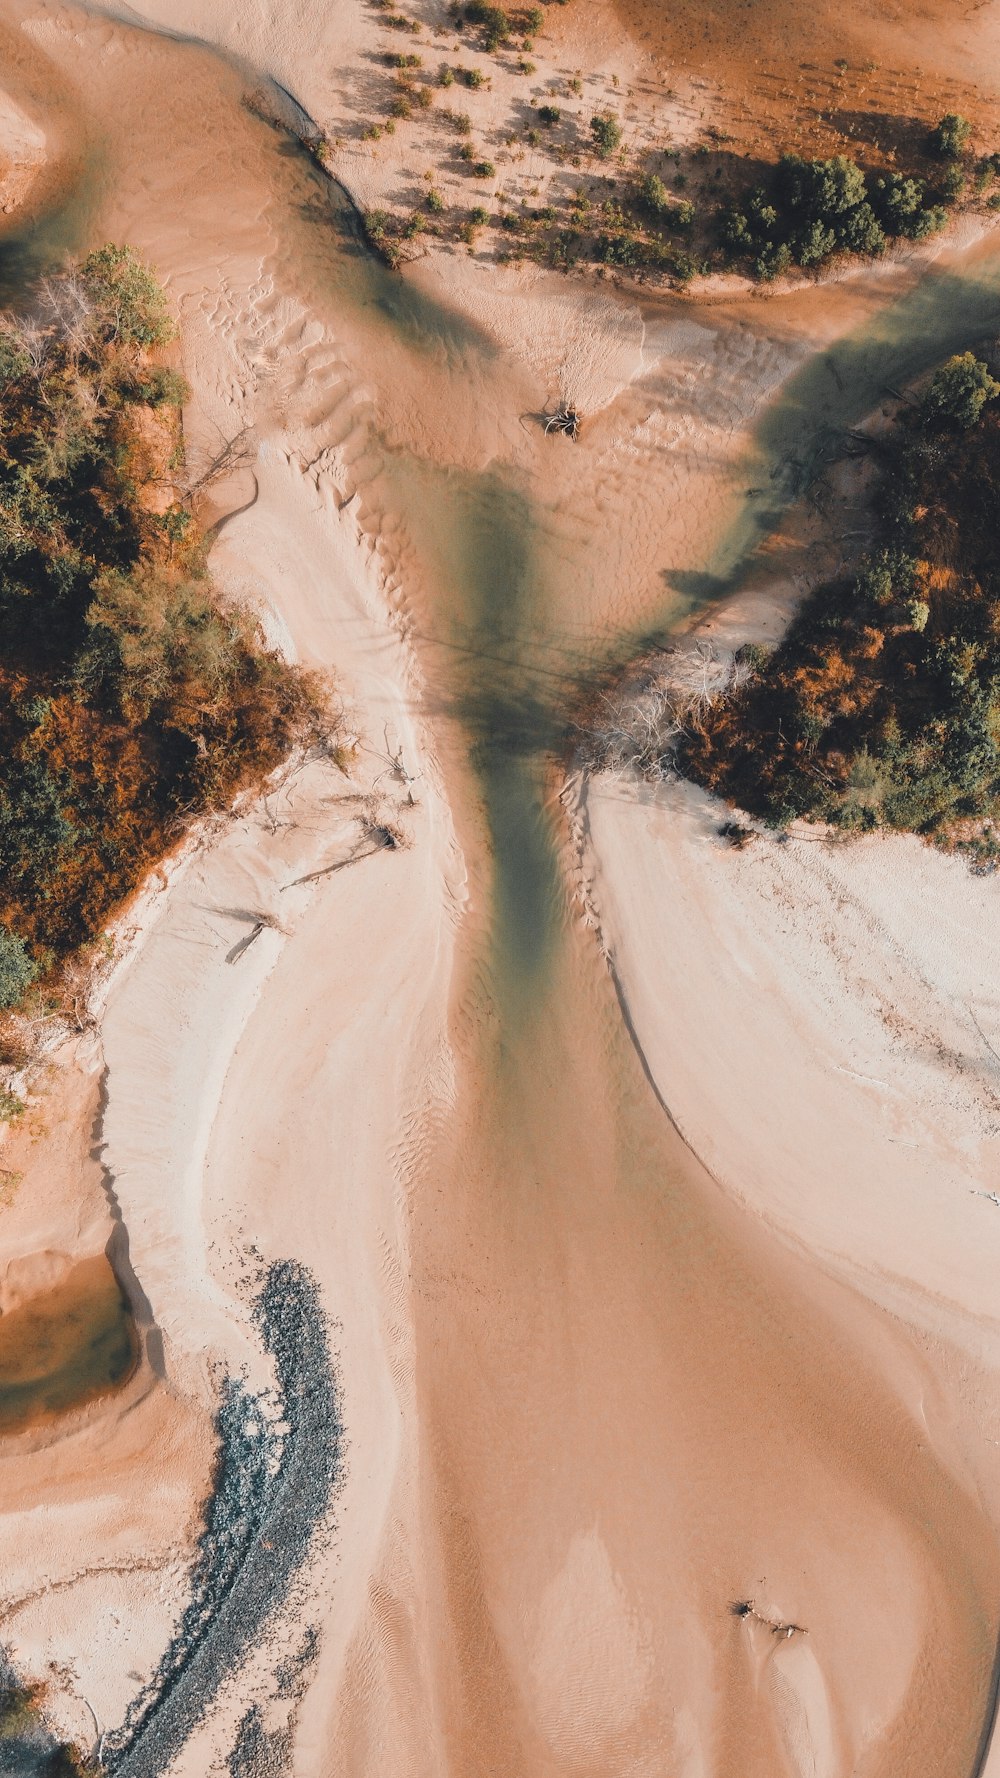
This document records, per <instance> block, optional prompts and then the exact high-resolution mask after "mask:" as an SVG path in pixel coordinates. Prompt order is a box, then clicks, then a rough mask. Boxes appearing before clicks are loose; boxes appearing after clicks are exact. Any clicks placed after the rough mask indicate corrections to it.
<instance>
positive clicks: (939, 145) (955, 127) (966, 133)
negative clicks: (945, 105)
mask: <svg viewBox="0 0 1000 1778" xmlns="http://www.w3.org/2000/svg"><path fill="white" fill-rule="evenodd" d="M971 134H972V125H971V123H970V122H969V120H968V118H965V117H960V116H959V114H958V112H957V111H949V112H947V113H946V114H945V116H944V117H942V118H941V119H940V121H939V122H938V123H936V124H935V125H934V128H933V129H932V131H931V133H930V135H929V137H928V139H927V145H928V147H929V148H930V151H931V153H932V154H936V155H937V156H938V157H939V159H941V160H954V158H955V156H956V155H959V154H961V152H962V150H963V148H964V147H965V145H966V143H967V142H968V140H969V137H970V136H971Z"/></svg>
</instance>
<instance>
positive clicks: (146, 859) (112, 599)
mask: <svg viewBox="0 0 1000 1778" xmlns="http://www.w3.org/2000/svg"><path fill="white" fill-rule="evenodd" d="M172 333H173V328H172V324H171V321H170V319H169V316H168V312H167V308H166V303H165V299H164V296H163V293H162V291H161V290H160V289H159V287H158V286H157V284H156V282H155V280H154V279H153V277H152V275H151V274H150V273H149V271H148V270H147V269H146V267H145V266H144V265H143V264H142V263H141V261H140V260H139V259H137V258H136V256H135V255H134V254H133V253H132V252H131V251H130V250H129V249H128V248H125V247H117V246H107V247H103V248H101V249H99V250H98V251H97V252H95V253H92V254H91V255H90V257H89V258H87V259H85V260H84V261H83V262H82V264H80V265H79V266H77V267H75V268H74V269H72V270H69V271H66V272H64V273H62V274H60V275H58V276H54V277H49V278H47V279H45V280H43V282H42V283H41V285H40V286H39V287H38V289H37V290H36V291H35V292H34V294H33V298H32V306H31V309H30V311H29V312H24V313H17V314H13V313H8V314H4V315H2V316H0V1007H9V1006H11V1005H13V1004H15V1003H16V1002H17V1001H18V1000H19V999H20V998H21V997H22V996H23V994H24V992H25V990H26V989H27V988H28V987H29V984H30V983H31V982H32V980H33V979H34V978H35V977H36V976H39V975H45V974H48V973H50V972H51V971H52V970H53V969H54V967H55V966H56V965H57V964H58V963H59V962H60V961H61V960H62V959H64V958H65V957H67V956H68V955H69V954H70V953H71V952H73V951H74V950H76V949H77V948H78V947H79V946H81V945H85V944H86V943H87V942H88V941H89V940H91V939H93V938H94V937H95V936H96V935H97V934H98V933H99V932H100V930H101V927H102V925H103V924H104V922H105V921H106V920H107V918H108V916H109V915H110V914H111V913H112V911H113V910H114V908H115V907H116V905H117V904H118V903H120V902H121V900H122V899H123V898H124V897H125V896H127V895H128V894H129V893H130V892H131V891H132V890H133V889H134V888H135V887H136V885H137V884H138V882H139V880H140V879H141V877H142V876H143V874H144V872H145V871H146V870H147V869H148V868H149V866H150V865H151V864H153V863H154V862H155V860H156V859H157V858H158V857H160V856H161V855H162V854H163V852H164V851H165V850H167V849H168V848H169V846H170V845H171V844H172V843H173V842H174V840H175V839H176V838H177V836H178V834H179V833H180V832H181V830H182V828H183V825H184V823H185V822H186V821H188V820H189V819H190V818H191V817H192V816H194V815H197V814H199V813H201V812H203V811H206V810H208V809H213V808H221V807H224V806H225V805H227V804H228V803H229V802H231V800H232V798H233V796H234V795H235V794H236V793H237V792H238V791H239V790H241V789H243V788H244V787H246V786H249V785H252V784H255V783H257V782H259V781H260V780H261V779H262V777H263V776H264V775H265V774H266V773H267V772H268V771H269V770H270V769H271V768H272V767H273V766H275V765H276V764H277V763H278V761H279V760H280V759H281V758H282V757H283V756H284V755H285V754H286V753H287V752H288V750H289V749H290V748H291V747H292V746H293V744H294V743H296V742H297V741H299V740H302V739H305V738H306V737H307V736H311V735H313V734H314V733H315V732H316V730H317V724H318V722H319V721H320V719H321V713H320V708H319V702H318V693H317V689H316V687H315V686H314V685H313V684H312V683H311V682H310V681H309V680H308V679H307V678H305V677H304V676H303V675H302V674H301V673H299V672H298V671H296V670H294V669H292V668H291V667H289V666H288V665H287V663H286V662H285V661H284V660H283V659H282V658H281V657H280V656H279V655H277V654H275V653H274V652H272V651H271V650H269V649H268V648H266V647H265V646H264V643H263V639H262V636H261V634H260V631H259V626H258V624H257V622H256V620H255V619H254V618H253V617H252V616H251V615H250V614H249V613H248V612H247V611H245V610H242V609H239V608H236V607H234V606H225V607H223V606H222V605H220V604H219V602H218V601H217V599H216V598H215V596H214V592H213V588H212V584H211V581H210V579H209V575H208V571H207V566H206V559H207V553H208V546H207V540H206V538H205V537H204V535H203V534H202V532H201V530H200V529H199V527H198V524H197V523H196V521H195V519H194V516H193V513H192V509H191V505H190V501H189V499H188V497H187V496H186V495H185V494H184V492H183V491H182V485H181V477H182V474H183V440H182V431H181V415H180V406H181V402H182V400H183V397H184V394H185V385H184V382H183V379H182V378H181V377H180V376H179V374H178V373H177V371H176V370H174V369H172V368H170V367H169V366H168V365H166V364H164V363H163V362H162V361H161V354H162V348H163V347H164V346H165V345H166V344H167V342H168V341H169V340H170V338H171V335H172Z"/></svg>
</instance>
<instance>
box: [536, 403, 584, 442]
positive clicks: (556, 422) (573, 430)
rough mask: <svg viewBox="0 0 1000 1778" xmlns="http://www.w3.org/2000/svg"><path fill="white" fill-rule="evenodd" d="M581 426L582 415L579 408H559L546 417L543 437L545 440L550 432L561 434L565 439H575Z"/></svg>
mask: <svg viewBox="0 0 1000 1778" xmlns="http://www.w3.org/2000/svg"><path fill="white" fill-rule="evenodd" d="M582 424H583V415H582V414H581V413H580V410H579V408H576V407H570V406H566V407H559V408H557V409H556V411H555V413H554V414H548V415H547V416H546V420H545V436H546V438H547V437H548V435H549V433H550V432H561V433H562V434H563V436H564V437H565V438H572V439H577V438H579V436H580V427H581V426H582Z"/></svg>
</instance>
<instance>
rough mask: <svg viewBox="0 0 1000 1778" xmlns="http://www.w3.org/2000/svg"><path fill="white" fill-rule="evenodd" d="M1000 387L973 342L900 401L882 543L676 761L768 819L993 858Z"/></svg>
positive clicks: (882, 506) (808, 614) (810, 602)
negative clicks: (918, 394)
mask: <svg viewBox="0 0 1000 1778" xmlns="http://www.w3.org/2000/svg"><path fill="white" fill-rule="evenodd" d="M998 395H1000V382H997V380H996V379H995V378H994V377H993V376H992V374H991V373H990V371H989V369H988V368H987V366H986V365H985V364H984V363H982V362H981V361H980V360H978V359H976V358H975V357H974V356H973V354H972V353H971V352H966V353H962V354H960V355H958V356H957V357H955V358H952V359H949V361H948V362H947V363H946V364H944V365H943V366H942V367H941V368H940V369H939V370H938V372H937V374H936V375H935V376H934V378H933V379H932V381H931V383H930V385H929V387H928V388H927V390H926V392H925V394H924V396H923V399H922V400H921V401H920V403H919V404H917V405H915V406H911V407H909V408H907V409H904V410H903V412H902V413H901V414H900V416H899V417H898V418H897V420H896V422H895V424H894V426H893V429H892V432H891V434H890V436H889V438H888V439H887V440H886V441H885V442H884V444H882V445H881V446H880V447H879V448H880V449H881V451H882V454H883V464H882V474H881V480H880V484H879V491H878V512H879V535H878V540H877V544H876V547H875V548H873V549H872V550H871V551H870V553H869V554H868V555H867V556H866V557H865V558H864V560H863V561H862V563H861V565H860V568H859V569H858V571H857V572H856V573H855V574H854V575H853V576H851V577H850V578H849V579H843V580H838V581H835V582H832V583H830V584H828V585H826V586H824V587H821V588H820V589H819V590H818V591H816V592H814V593H813V594H812V595H811V596H810V597H809V598H808V599H807V600H806V601H805V603H804V605H803V606H802V608H801V610H800V611H799V613H798V616H797V618H796V620H795V622H794V623H793V625H792V627H791V629H790V630H789V632H788V634H787V635H786V637H785V638H784V640H783V642H782V643H781V644H780V646H779V647H778V648H777V649H775V650H774V651H773V652H771V653H769V654H768V653H767V652H766V651H763V650H756V651H755V652H754V658H753V661H752V662H751V663H750V665H751V667H752V669H753V670H752V671H751V673H750V674H749V677H748V678H747V679H746V682H745V683H744V684H743V685H742V686H741V687H740V689H738V690H737V691H735V692H734V693H732V694H730V695H729V696H728V697H724V698H722V699H721V700H720V701H718V702H717V703H716V704H714V705H713V706H712V707H711V708H710V709H709V710H708V711H707V712H706V713H705V714H704V715H703V717H702V719H701V721H700V723H699V726H698V728H697V730H695V731H692V732H690V733H689V734H688V735H687V737H686V738H685V739H684V740H683V741H682V742H681V745H680V747H679V750H678V764H679V766H680V769H681V770H682V771H684V772H686V773H687V774H689V775H690V776H692V777H694V778H696V779H697V780H698V781H699V782H700V783H702V784H704V785H706V786H707V787H708V788H709V789H711V790H715V791H718V792H720V793H721V794H722V795H723V796H725V797H727V798H728V799H729V800H730V801H731V802H734V803H736V804H738V805H739V806H740V807H742V808H744V809H748V810H750V811H751V812H752V813H754V814H756V815H758V816H762V817H764V819H765V820H767V821H768V822H771V823H773V824H774V825H776V826H784V825H786V824H787V823H788V822H789V821H791V820H793V819H795V818H796V817H805V818H807V819H809V820H820V821H828V822H832V823H834V824H835V825H836V826H838V827H840V828H843V829H847V830H855V831H858V830H860V831H865V830H870V829H874V828H879V827H886V828H894V829H902V830H905V831H914V832H918V833H922V834H932V835H934V836H936V837H938V838H939V839H940V840H942V841H943V842H944V843H947V844H961V845H962V846H963V848H965V849H969V850H971V851H972V852H973V853H974V854H975V855H976V857H979V856H980V855H981V856H982V858H985V859H987V860H989V859H990V858H992V857H993V855H994V853H995V852H996V851H997V847H996V843H995V839H994V837H993V836H994V826H995V824H997V823H1000V556H998V554H997V547H996V510H997V501H998V494H1000V405H998V403H997V399H996V398H997V396H998ZM998 831H1000V830H998Z"/></svg>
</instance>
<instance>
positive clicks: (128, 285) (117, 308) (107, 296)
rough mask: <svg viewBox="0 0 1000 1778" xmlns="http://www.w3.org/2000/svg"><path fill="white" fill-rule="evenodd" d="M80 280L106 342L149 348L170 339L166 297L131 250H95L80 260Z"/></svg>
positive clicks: (171, 329) (104, 248)
mask: <svg viewBox="0 0 1000 1778" xmlns="http://www.w3.org/2000/svg"><path fill="white" fill-rule="evenodd" d="M80 278H81V281H82V283H83V286H84V289H85V290H86V293H87V295H88V296H89V298H90V300H91V302H92V304H93V308H94V315H95V317H96V319H97V321H98V324H99V325H100V328H101V331H102V333H103V335H104V337H105V338H106V339H115V340H120V341H121V342H122V343H123V344H124V345H128V346H147V347H149V346H163V345H165V344H166V342H167V341H168V340H169V339H172V338H173V334H174V325H173V322H172V321H171V319H170V316H169V314H168V312H167V301H166V297H165V296H164V294H163V291H162V290H161V289H160V286H159V285H158V284H157V282H156V279H155V278H154V277H153V274H152V272H151V271H150V270H149V269H148V267H147V266H144V265H143V263H142V261H141V259H139V258H138V256H137V255H136V254H135V253H133V251H132V249H131V247H117V246H115V245H113V244H111V243H109V244H108V245H107V246H106V247H98V248H97V249H96V251H95V252H93V253H90V254H88V256H87V258H86V259H85V260H84V262H83V264H82V266H81V267H80Z"/></svg>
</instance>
